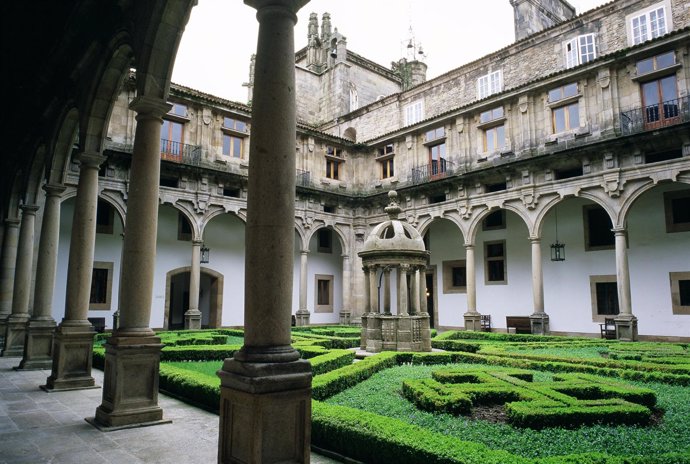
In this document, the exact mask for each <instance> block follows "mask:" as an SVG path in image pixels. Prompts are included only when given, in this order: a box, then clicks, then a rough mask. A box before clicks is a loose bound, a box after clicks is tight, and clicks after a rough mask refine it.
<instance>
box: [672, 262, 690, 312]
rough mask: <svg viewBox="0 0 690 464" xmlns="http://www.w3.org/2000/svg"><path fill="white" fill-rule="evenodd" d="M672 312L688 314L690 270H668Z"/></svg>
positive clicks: (689, 304) (689, 306)
mask: <svg viewBox="0 0 690 464" xmlns="http://www.w3.org/2000/svg"><path fill="white" fill-rule="evenodd" d="M669 277H670V280H671V307H672V310H673V314H690V272H669Z"/></svg>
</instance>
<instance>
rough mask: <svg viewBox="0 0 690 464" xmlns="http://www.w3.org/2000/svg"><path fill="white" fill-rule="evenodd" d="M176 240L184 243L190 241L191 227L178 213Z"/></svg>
mask: <svg viewBox="0 0 690 464" xmlns="http://www.w3.org/2000/svg"><path fill="white" fill-rule="evenodd" d="M177 239H178V240H182V241H185V242H189V241H191V240H192V225H191V224H190V223H189V220H188V219H187V217H186V216H185V215H184V214H182V213H181V212H180V211H178V212H177Z"/></svg>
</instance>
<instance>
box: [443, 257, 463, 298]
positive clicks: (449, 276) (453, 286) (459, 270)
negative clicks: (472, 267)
mask: <svg viewBox="0 0 690 464" xmlns="http://www.w3.org/2000/svg"><path fill="white" fill-rule="evenodd" d="M466 292H467V266H466V264H465V260H464V259H463V260H456V261H443V293H466Z"/></svg>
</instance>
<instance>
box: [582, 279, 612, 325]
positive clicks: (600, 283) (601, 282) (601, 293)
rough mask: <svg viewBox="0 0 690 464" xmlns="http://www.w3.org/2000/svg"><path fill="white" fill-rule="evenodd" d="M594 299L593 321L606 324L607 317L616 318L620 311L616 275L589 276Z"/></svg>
mask: <svg viewBox="0 0 690 464" xmlns="http://www.w3.org/2000/svg"><path fill="white" fill-rule="evenodd" d="M589 286H590V292H591V297H592V320H593V321H595V322H604V318H605V317H607V316H608V317H610V316H615V315H616V314H618V313H619V309H618V285H617V283H616V276H615V275H593V276H589Z"/></svg>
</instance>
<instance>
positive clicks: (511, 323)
mask: <svg viewBox="0 0 690 464" xmlns="http://www.w3.org/2000/svg"><path fill="white" fill-rule="evenodd" d="M510 329H515V333H516V334H520V333H521V334H531V333H532V324H531V323H530V321H529V316H506V330H507V331H508V333H511V332H510Z"/></svg>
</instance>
